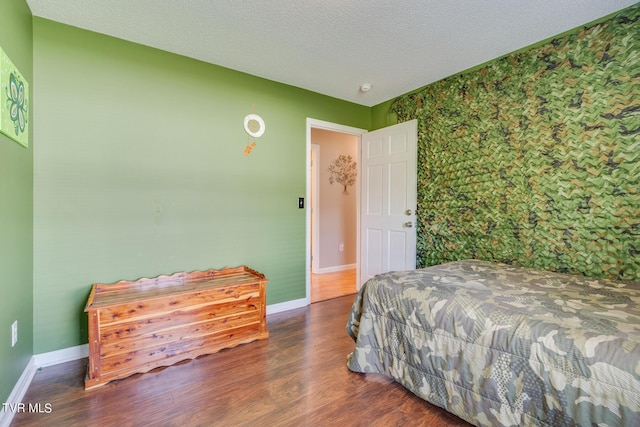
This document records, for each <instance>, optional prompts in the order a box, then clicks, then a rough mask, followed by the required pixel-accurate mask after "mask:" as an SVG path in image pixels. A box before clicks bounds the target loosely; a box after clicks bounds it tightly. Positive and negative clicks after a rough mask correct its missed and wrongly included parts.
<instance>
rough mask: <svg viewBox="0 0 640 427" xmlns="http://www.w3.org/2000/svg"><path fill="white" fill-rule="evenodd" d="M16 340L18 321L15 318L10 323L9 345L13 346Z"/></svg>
mask: <svg viewBox="0 0 640 427" xmlns="http://www.w3.org/2000/svg"><path fill="white" fill-rule="evenodd" d="M17 342H18V321H17V320H16V321H15V322H13V323H12V324H11V347H13V346H15V345H16V343H17Z"/></svg>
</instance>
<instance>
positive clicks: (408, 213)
mask: <svg viewBox="0 0 640 427" xmlns="http://www.w3.org/2000/svg"><path fill="white" fill-rule="evenodd" d="M404 213H405V215H411V214H412V213H413V211H412V210H411V209H407V210H406V211H404Z"/></svg>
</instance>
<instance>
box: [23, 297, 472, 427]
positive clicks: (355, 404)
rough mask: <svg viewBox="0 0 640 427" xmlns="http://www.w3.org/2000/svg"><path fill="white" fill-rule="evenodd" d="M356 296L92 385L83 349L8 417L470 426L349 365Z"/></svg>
mask: <svg viewBox="0 0 640 427" xmlns="http://www.w3.org/2000/svg"><path fill="white" fill-rule="evenodd" d="M352 301H353V296H346V297H339V298H335V299H331V300H328V301H323V302H319V303H315V304H311V305H310V306H309V307H306V308H303V309H297V310H291V311H288V312H284V313H278V314H273V315H270V316H269V317H268V319H267V322H268V327H269V332H270V334H271V335H270V337H269V339H267V340H263V341H257V342H254V343H250V344H245V345H242V346H239V347H236V348H232V349H227V350H223V351H221V352H219V353H216V354H211V355H207V356H202V357H200V358H198V359H196V360H192V361H188V362H186V361H185V362H182V363H180V364H177V365H174V366H171V367H167V368H159V369H156V370H154V371H152V372H150V373H147V374H136V375H134V376H132V377H129V378H127V379H124V380H119V381H114V382H111V383H108V384H106V385H105V386H103V387H99V388H97V389H94V390H90V391H85V390H84V386H83V380H84V374H85V368H86V363H87V361H86V359H81V360H77V361H73V362H68V363H64V364H60V365H56V366H51V367H47V368H44V369H42V370H41V371H38V372H37V373H36V375H35V377H34V379H33V382H32V383H31V386H30V387H29V390H28V391H27V394H26V396H25V397H24V399H23V402H24V403H25V405H26V404H28V403H31V404H40V407H41V408H42V409H43V413H18V414H16V415H15V417H14V419H13V422H12V424H11V426H101V427H102V426H249V425H251V426H255V425H260V426H330V425H341V426H468V425H469V424H467V423H465V422H464V421H462V420H461V419H459V418H457V417H455V416H454V415H451V414H449V413H447V412H445V411H444V410H442V409H440V408H437V407H435V406H432V405H430V404H428V403H426V402H425V401H423V400H421V399H419V398H418V397H416V396H415V395H413V394H412V393H410V392H409V391H407V390H406V389H404V388H403V387H402V386H400V385H398V384H397V383H395V382H393V381H392V380H389V379H388V378H385V377H383V376H381V375H377V374H367V375H363V374H357V373H353V372H350V371H349V370H348V369H347V367H346V356H347V354H348V353H350V352H351V351H352V350H353V348H354V344H353V341H352V340H351V338H350V337H349V336H348V335H347V333H346V331H345V325H346V320H347V315H348V311H349V308H350V306H351V302H352ZM47 404H49V406H47ZM47 407H49V408H50V409H51V411H50V413H44V412H45V411H44V410H46V408H47Z"/></svg>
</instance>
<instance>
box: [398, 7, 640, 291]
mask: <svg viewBox="0 0 640 427" xmlns="http://www.w3.org/2000/svg"><path fill="white" fill-rule="evenodd" d="M391 110H392V111H393V112H395V113H396V114H397V115H398V121H399V122H403V121H406V120H411V119H414V118H417V119H418V140H419V141H418V209H417V214H418V260H417V261H418V265H419V266H420V267H425V266H430V265H435V264H440V263H442V262H446V261H454V260H460V259H464V258H477V259H482V260H487V261H500V262H506V263H509V264H517V265H522V266H526V267H534V268H540V269H546V270H553V271H561V272H570V273H583V274H585V275H587V276H596V277H609V278H613V279H623V280H640V219H639V217H640V194H639V187H640V4H637V5H635V6H633V7H631V8H628V9H625V10H624V11H622V12H621V13H620V14H618V15H616V16H615V17H613V18H611V19H609V20H607V21H605V22H602V23H599V24H596V25H592V26H589V27H585V28H581V29H579V30H576V31H575V32H572V33H571V34H569V35H566V36H563V37H561V38H557V39H554V40H552V41H551V42H549V43H546V44H544V45H541V46H537V47H534V48H532V49H530V50H527V51H526V52H522V53H517V54H513V55H510V56H506V57H503V58H500V59H497V60H495V61H493V62H491V63H489V64H488V65H486V66H484V67H483V68H481V69H477V70H475V71H472V72H469V73H466V74H461V75H456V76H452V77H450V78H447V79H444V80H442V81H439V82H436V83H434V84H431V85H429V86H427V87H425V88H423V89H421V90H420V91H418V92H416V93H413V94H409V95H405V96H402V97H400V98H398V99H396V100H395V101H394V103H393V104H392V107H391Z"/></svg>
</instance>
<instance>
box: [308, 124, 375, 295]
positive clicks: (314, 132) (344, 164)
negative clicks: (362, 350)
mask: <svg viewBox="0 0 640 427" xmlns="http://www.w3.org/2000/svg"><path fill="white" fill-rule="evenodd" d="M364 133H366V131H365V130H363V129H358V128H352V127H348V126H343V125H339V124H335V123H330V122H324V121H319V120H315V119H307V200H308V209H307V212H306V214H307V257H306V259H307V266H306V267H307V300H308V301H309V302H310V303H313V302H317V301H323V300H326V299H330V298H335V297H338V296H342V295H348V294H353V293H355V292H356V289H357V283H358V269H357V266H358V265H359V262H358V261H359V252H360V248H359V222H360V218H359V215H360V186H359V168H360V147H361V135H362V134H364ZM330 167H331V169H330ZM353 168H355V171H354V172H355V174H354V175H355V179H354V180H350V179H349V176H348V175H349V173H350V172H349V170H350V169H353Z"/></svg>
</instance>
